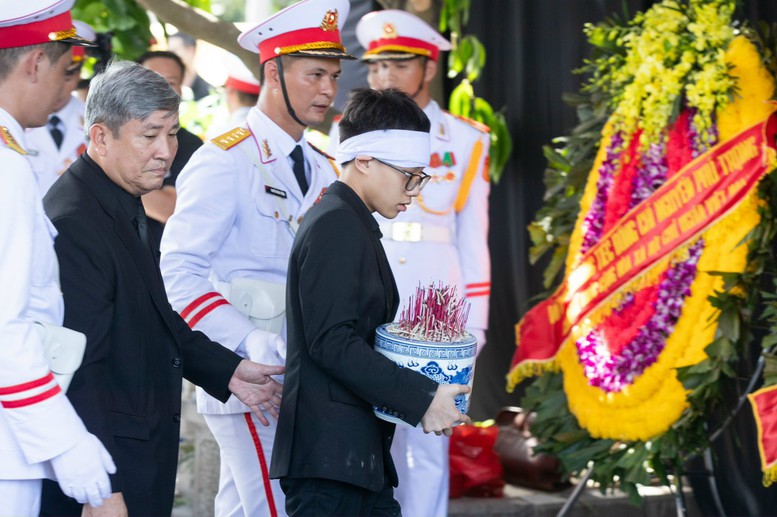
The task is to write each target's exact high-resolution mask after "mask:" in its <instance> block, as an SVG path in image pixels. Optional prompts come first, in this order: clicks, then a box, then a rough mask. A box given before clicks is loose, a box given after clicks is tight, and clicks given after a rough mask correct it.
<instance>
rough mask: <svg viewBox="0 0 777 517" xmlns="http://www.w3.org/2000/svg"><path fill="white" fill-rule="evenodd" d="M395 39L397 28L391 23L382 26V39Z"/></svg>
mask: <svg viewBox="0 0 777 517" xmlns="http://www.w3.org/2000/svg"><path fill="white" fill-rule="evenodd" d="M396 38H397V28H396V27H395V26H394V24H393V23H385V24H383V39H396Z"/></svg>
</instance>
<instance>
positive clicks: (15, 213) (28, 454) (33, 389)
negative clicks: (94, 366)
mask: <svg viewBox="0 0 777 517" xmlns="http://www.w3.org/2000/svg"><path fill="white" fill-rule="evenodd" d="M73 1H74V0H27V1H26V2H16V3H9V4H7V5H4V6H3V8H2V10H1V11H0V62H2V63H3V65H4V66H7V67H8V69H9V71H8V73H7V74H5V75H4V76H2V77H0V163H2V164H3V167H2V171H0V173H1V174H2V180H3V188H1V189H0V250H2V251H0V286H2V291H3V301H2V303H0V336H2V341H1V342H0V516H13V517H19V516H32V515H38V510H39V508H40V490H41V479H42V478H44V477H48V478H51V479H57V480H58V481H59V483H60V486H61V487H62V490H63V491H64V492H65V493H66V494H68V495H70V496H72V497H75V498H76V499H77V500H78V501H79V502H81V503H86V502H89V503H91V504H92V505H95V506H97V505H99V504H101V503H102V499H103V498H106V497H108V496H110V494H111V484H110V481H109V479H108V472H111V473H113V472H115V471H116V469H115V467H114V466H113V462H112V461H111V457H110V455H109V454H108V452H107V451H106V450H105V448H104V447H103V446H102V444H101V443H100V442H99V441H98V440H97V438H95V437H94V436H93V435H92V434H90V433H88V432H87V430H86V428H85V427H84V424H83V423H82V422H81V419H80V418H79V417H78V415H77V414H76V412H75V411H74V410H73V407H72V406H71V405H70V402H68V400H67V398H66V397H65V394H64V393H63V391H62V389H60V387H59V385H58V384H57V382H56V380H55V378H54V376H53V375H52V372H51V370H50V368H49V365H48V362H47V359H46V355H45V347H44V340H45V337H46V334H45V332H46V331H45V330H44V327H42V326H41V325H38V324H37V322H40V323H44V324H47V325H50V326H60V325H62V320H63V316H64V305H63V302H62V294H61V291H60V287H59V278H58V272H59V268H58V266H57V258H56V255H55V254H54V241H53V238H54V237H55V236H56V231H55V230H54V227H53V225H52V224H51V222H50V221H49V220H48V219H47V218H46V216H45V215H44V213H43V205H42V203H41V193H40V191H39V190H38V186H37V182H36V180H35V175H34V173H33V171H32V168H31V166H30V163H29V161H28V159H27V149H28V146H27V144H26V141H25V134H24V128H26V127H34V126H39V125H41V124H44V123H45V122H46V117H47V116H48V114H49V113H51V111H52V110H53V108H54V103H55V102H56V99H57V94H58V92H59V90H60V89H61V88H62V84H63V83H64V81H65V72H66V69H67V67H68V66H69V65H70V62H71V50H70V49H69V48H68V49H64V48H63V49H62V50H64V52H63V53H61V54H59V55H58V56H57V58H55V59H54V60H52V59H50V58H49V57H48V55H47V52H51V53H52V55H56V52H57V50H58V47H59V46H60V45H59V44H58V43H57V44H54V43H53V42H57V41H61V42H63V43H66V44H67V46H68V47H69V46H70V44H72V43H80V40H77V39H75V30H74V29H73V24H72V21H71V18H70V7H71V6H72V5H73ZM49 42H52V44H51V45H46V46H44V47H41V46H37V47H34V48H30V49H29V50H28V51H27V52H24V51H23V50H22V49H21V47H30V46H32V45H38V44H42V43H49ZM20 50H22V53H21V54H20V53H19V51H20ZM33 69H34V77H32V76H31V75H30V74H29V70H33Z"/></svg>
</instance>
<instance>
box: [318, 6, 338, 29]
mask: <svg viewBox="0 0 777 517" xmlns="http://www.w3.org/2000/svg"><path fill="white" fill-rule="evenodd" d="M321 30H324V31H336V30H337V9H330V10H329V11H327V12H326V14H325V15H324V19H323V20H321Z"/></svg>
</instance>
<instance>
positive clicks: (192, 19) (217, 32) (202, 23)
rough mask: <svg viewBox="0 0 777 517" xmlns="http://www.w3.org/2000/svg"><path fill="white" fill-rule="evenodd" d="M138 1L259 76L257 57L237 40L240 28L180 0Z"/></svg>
mask: <svg viewBox="0 0 777 517" xmlns="http://www.w3.org/2000/svg"><path fill="white" fill-rule="evenodd" d="M137 2H138V4H139V5H140V6H141V7H143V8H145V9H148V10H149V11H151V12H153V13H154V14H155V15H156V16H157V18H159V20H160V21H163V22H167V23H171V24H173V25H175V26H176V27H177V28H178V30H181V31H183V32H186V33H188V34H191V35H192V36H194V37H195V38H197V39H201V40H204V41H207V42H208V43H212V44H213V45H216V46H217V47H221V48H223V49H224V50H227V51H229V52H232V53H233V54H235V55H236V56H237V57H239V58H240V59H241V60H242V61H243V63H245V65H246V66H247V67H248V68H249V70H251V71H252V72H253V73H254V75H255V76H256V77H259V75H260V74H259V69H260V65H259V59H258V58H257V55H256V54H254V53H253V52H249V51H248V50H245V49H244V48H243V47H241V46H240V45H239V44H238V43H237V37H238V35H239V34H240V30H239V29H238V28H237V27H236V26H235V24H233V23H229V22H225V21H222V20H219V19H218V18H216V17H215V16H213V15H212V14H210V13H208V12H206V11H203V10H201V9H195V8H193V7H191V6H190V5H189V4H187V3H185V2H183V1H182V0H137Z"/></svg>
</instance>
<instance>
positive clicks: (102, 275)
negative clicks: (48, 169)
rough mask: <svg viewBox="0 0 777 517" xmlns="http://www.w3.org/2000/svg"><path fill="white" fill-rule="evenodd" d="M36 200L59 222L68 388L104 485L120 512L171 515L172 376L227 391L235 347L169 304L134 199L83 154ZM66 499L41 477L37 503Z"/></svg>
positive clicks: (60, 508) (49, 509) (46, 505)
mask: <svg viewBox="0 0 777 517" xmlns="http://www.w3.org/2000/svg"><path fill="white" fill-rule="evenodd" d="M127 196H128V197H127ZM43 203H44V207H45V209H46V212H47V214H48V216H49V218H50V219H51V220H52V222H53V223H54V225H55V226H56V228H57V230H58V231H59V235H58V236H57V238H56V240H55V248H56V252H57V256H58V258H59V263H60V277H61V283H62V291H63V294H64V299H65V323H64V324H65V326H67V327H69V328H72V329H75V330H78V331H80V332H83V333H84V334H86V337H87V350H86V354H85V356H84V360H83V363H82V365H81V368H80V369H79V370H78V371H77V372H76V374H75V376H74V378H73V381H72V383H71V385H70V388H69V389H68V392H67V395H68V397H69V398H70V400H71V402H72V403H73V406H74V407H75V408H76V410H77V411H78V414H79V415H80V416H81V418H82V419H83V420H84V423H85V424H86V427H87V428H88V429H89V431H91V432H92V433H94V434H95V435H97V437H98V438H99V439H100V440H101V441H102V442H103V444H105V446H106V447H107V449H108V451H109V452H110V453H111V455H112V456H113V459H114V461H115V463H116V466H117V468H118V472H117V473H116V474H115V475H113V476H112V477H111V483H112V488H113V491H114V492H123V493H124V498H125V500H126V502H127V507H128V509H129V514H130V515H144V516H149V515H170V512H171V510H172V505H173V492H174V486H175V473H176V465H177V458H178V436H179V422H180V411H181V378H182V377H186V378H187V379H189V380H191V381H192V382H194V383H195V384H198V385H200V386H202V387H203V388H205V389H206V391H208V392H209V393H211V394H212V395H214V396H215V397H217V398H219V399H220V400H224V401H226V400H227V398H228V397H229V391H228V389H227V385H228V383H229V379H230V377H231V376H232V374H233V373H234V370H235V368H236V367H237V365H238V363H239V362H240V357H239V356H237V355H236V354H234V353H233V352H231V351H229V350H227V349H226V348H224V347H222V346H220V345H218V344H216V343H213V342H212V341H210V340H209V339H208V338H207V337H205V335H204V334H201V333H199V332H195V331H192V330H191V329H189V327H188V326H187V325H186V323H185V322H184V321H183V319H181V318H180V316H179V315H178V314H177V313H176V312H174V311H173V309H172V307H171V306H170V304H169V302H168V301H167V296H166V294H165V288H164V284H163V283H162V278H161V275H160V273H159V267H158V265H157V263H156V260H155V257H154V255H153V254H152V251H151V248H150V247H148V246H146V247H143V246H142V245H141V241H140V238H139V237H138V234H137V232H136V230H135V228H134V226H133V223H132V220H131V219H130V217H129V215H128V214H127V204H128V203H129V206H130V207H133V203H135V204H136V200H135V199H134V198H133V197H132V196H131V195H130V194H129V193H127V192H125V191H124V190H122V189H121V188H119V187H118V186H117V185H115V184H114V183H112V182H111V181H110V179H108V177H107V176H106V175H105V173H104V172H103V171H102V170H101V169H100V168H99V167H98V166H97V165H96V164H95V163H94V162H93V161H92V160H91V158H89V157H88V156H87V155H86V154H84V155H83V156H81V157H80V158H79V159H78V160H76V161H75V162H74V163H73V164H72V165H71V166H70V168H69V169H68V170H67V171H66V172H65V173H64V174H63V175H62V176H61V177H60V178H59V180H58V181H57V182H56V183H55V184H54V185H53V186H52V187H51V189H50V190H49V192H48V194H47V195H46V197H45V198H44V200H43ZM154 253H158V252H157V251H154ZM74 502H75V501H74V500H72V499H68V498H65V497H64V496H63V495H62V494H61V492H60V491H59V488H58V486H57V485H56V484H55V483H48V484H47V485H46V487H45V489H44V494H43V502H42V512H43V513H44V514H48V515H81V512H80V508H79V505H73V504H72V503H74Z"/></svg>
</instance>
